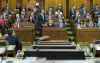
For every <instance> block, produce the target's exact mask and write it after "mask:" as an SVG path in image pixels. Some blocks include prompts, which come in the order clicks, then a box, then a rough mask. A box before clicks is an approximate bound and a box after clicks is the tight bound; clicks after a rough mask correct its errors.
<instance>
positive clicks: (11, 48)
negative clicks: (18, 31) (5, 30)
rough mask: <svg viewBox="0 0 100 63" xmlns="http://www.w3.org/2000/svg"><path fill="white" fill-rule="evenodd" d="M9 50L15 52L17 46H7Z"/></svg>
mask: <svg viewBox="0 0 100 63" xmlns="http://www.w3.org/2000/svg"><path fill="white" fill-rule="evenodd" d="M7 50H8V51H12V50H15V45H8V46H7Z"/></svg>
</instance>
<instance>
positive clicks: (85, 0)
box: [69, 0, 91, 9]
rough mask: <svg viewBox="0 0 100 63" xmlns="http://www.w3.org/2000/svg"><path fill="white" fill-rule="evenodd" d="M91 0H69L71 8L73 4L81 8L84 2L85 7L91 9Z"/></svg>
mask: <svg viewBox="0 0 100 63" xmlns="http://www.w3.org/2000/svg"><path fill="white" fill-rule="evenodd" d="M90 1H91V0H69V3H70V8H72V7H73V6H75V7H76V8H80V6H81V5H82V4H84V5H85V7H86V8H87V9H89V8H90Z"/></svg>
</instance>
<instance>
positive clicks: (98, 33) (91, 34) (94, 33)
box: [77, 29, 100, 42]
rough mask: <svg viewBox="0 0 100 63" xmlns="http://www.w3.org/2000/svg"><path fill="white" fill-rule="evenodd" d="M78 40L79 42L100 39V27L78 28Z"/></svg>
mask: <svg viewBox="0 0 100 63" xmlns="http://www.w3.org/2000/svg"><path fill="white" fill-rule="evenodd" d="M77 40H78V41H79V42H93V41H94V40H100V29H78V30H77Z"/></svg>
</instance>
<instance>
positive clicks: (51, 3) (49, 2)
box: [45, 0, 66, 16]
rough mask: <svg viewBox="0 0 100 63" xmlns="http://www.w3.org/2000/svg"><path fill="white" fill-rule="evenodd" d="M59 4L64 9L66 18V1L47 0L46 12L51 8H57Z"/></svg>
mask: <svg viewBox="0 0 100 63" xmlns="http://www.w3.org/2000/svg"><path fill="white" fill-rule="evenodd" d="M59 4H61V5H62V7H63V8H64V16H66V0H45V10H48V8H49V7H54V8H56V7H57V6H59Z"/></svg>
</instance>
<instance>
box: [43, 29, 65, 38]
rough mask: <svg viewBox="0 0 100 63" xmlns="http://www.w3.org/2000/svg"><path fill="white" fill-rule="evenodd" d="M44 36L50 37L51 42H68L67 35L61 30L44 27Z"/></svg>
mask: <svg viewBox="0 0 100 63" xmlns="http://www.w3.org/2000/svg"><path fill="white" fill-rule="evenodd" d="M43 35H46V36H50V40H67V33H66V32H65V31H63V29H61V28H55V27H44V28H43Z"/></svg>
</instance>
